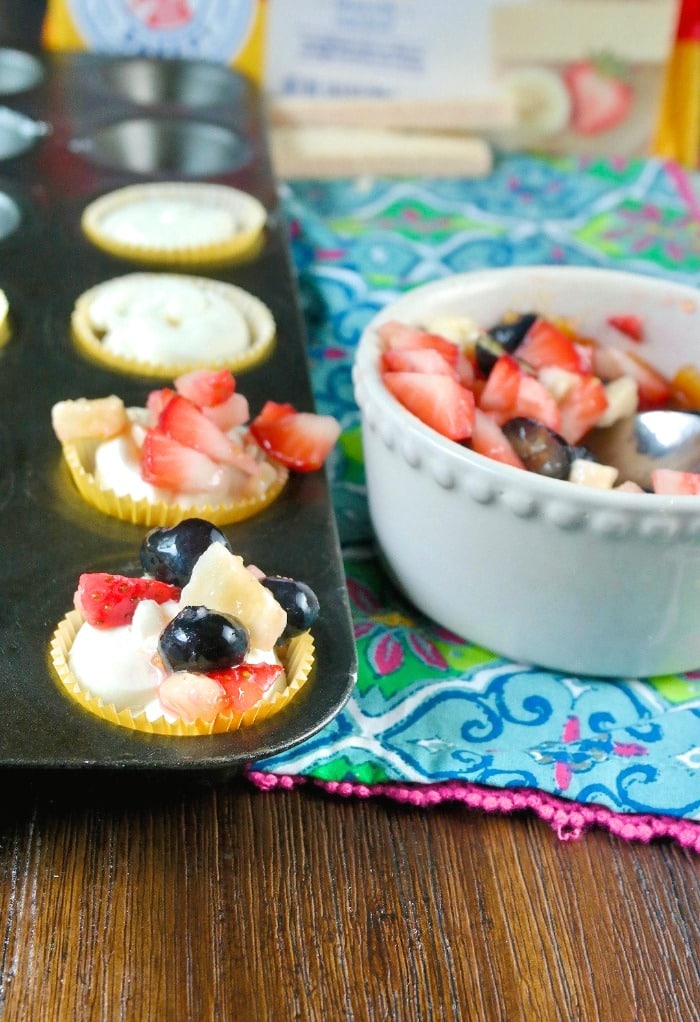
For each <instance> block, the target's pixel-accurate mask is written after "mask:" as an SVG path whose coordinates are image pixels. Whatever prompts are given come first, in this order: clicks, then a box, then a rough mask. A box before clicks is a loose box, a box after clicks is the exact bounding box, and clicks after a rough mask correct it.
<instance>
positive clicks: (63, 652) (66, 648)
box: [51, 610, 314, 738]
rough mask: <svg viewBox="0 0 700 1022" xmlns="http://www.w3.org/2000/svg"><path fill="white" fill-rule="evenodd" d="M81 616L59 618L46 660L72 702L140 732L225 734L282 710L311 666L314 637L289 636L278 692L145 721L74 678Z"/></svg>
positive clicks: (71, 614) (303, 682) (192, 735)
mask: <svg viewBox="0 0 700 1022" xmlns="http://www.w3.org/2000/svg"><path fill="white" fill-rule="evenodd" d="M82 624H83V618H82V616H81V615H80V614H79V613H78V611H77V610H71V611H69V612H68V614H66V616H65V617H64V618H63V620H62V621H61V622H60V623H59V625H58V627H57V628H56V631H55V632H54V634H53V638H52V640H51V662H52V664H53V668H54V670H55V672H56V676H57V678H58V680H59V682H60V684H61V685H62V686H63V688H64V690H65V692H66V693H67V695H68V696H69V697H70V698H71V699H73V700H74V701H75V702H76V703H78V704H79V705H80V706H82V707H83V709H85V710H87V711H88V712H89V713H92V714H93V715H94V716H96V717H99V718H100V719H101V720H104V721H107V722H108V723H110V724H117V725H119V726H120V727H124V728H128V729H129V730H131V731H141V732H144V733H145V734H152V735H168V736H171V737H188V738H197V737H201V736H202V735H216V734H227V733H229V732H232V731H238V729H239V728H241V727H250V726H251V725H253V724H256V723H260V722H262V721H264V720H267V719H269V718H270V717H273V716H274V715H275V714H277V713H279V712H280V711H281V710H283V709H284V708H285V707H286V706H288V705H289V703H290V702H291V701H292V699H294V697H295V696H296V695H297V694H298V693H299V692H300V691H301V689H302V688H303V687H304V685H306V683H307V681H308V680H309V678H310V677H311V674H312V669H313V666H314V640H313V637H312V635H311V633H310V632H304V633H302V634H301V635H297V636H295V637H294V638H293V639H291V640H290V641H289V643H288V644H287V645H286V646H285V647H284V648H283V649H282V650H281V653H280V660H281V661H282V665H283V667H284V669H285V673H286V675H287V687H286V688H285V689H284V691H283V692H275V693H273V694H272V695H265V696H263V698H262V699H261V700H260V702H259V703H256V704H255V706H251V708H250V709H248V710H246V711H245V712H244V713H230V714H224V713H220V714H218V715H217V716H216V717H215V718H214V720H211V721H204V720H198V721H193V722H191V723H190V722H187V721H184V720H182V719H178V720H175V721H169V720H167V719H166V718H165V717H159V718H157V719H155V720H148V719H147V717H146V716H145V714H144V713H136V714H135V713H132V712H131V711H130V710H128V709H125V710H118V709H117V708H116V706H115V705H114V704H113V703H105V702H103V700H102V699H100V698H99V697H96V696H93V695H92V694H91V693H90V692H88V691H87V690H86V689H85V688H83V686H81V684H80V682H79V681H78V680H77V678H76V677H75V675H74V674H73V672H72V671H71V669H70V666H69V657H70V651H71V648H72V646H73V642H74V641H75V636H76V635H77V633H78V629H79V628H80V626H81V625H82Z"/></svg>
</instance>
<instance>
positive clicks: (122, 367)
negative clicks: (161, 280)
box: [71, 273, 277, 380]
mask: <svg viewBox="0 0 700 1022" xmlns="http://www.w3.org/2000/svg"><path fill="white" fill-rule="evenodd" d="M149 276H153V277H154V278H155V277H156V276H169V275H168V274H152V275H149V274H141V273H132V274H127V275H126V276H124V277H113V278H112V279H111V280H107V281H104V282H103V283H101V284H97V285H96V286H95V287H92V288H90V289H89V290H88V291H84V292H83V294H81V295H80V296H79V297H78V298H77V299H76V302H75V306H74V308H73V312H72V314H71V328H72V334H73V341H74V343H75V345H76V347H77V348H78V350H79V351H80V352H81V353H82V354H83V355H85V356H86V357H87V358H89V359H91V360H92V361H93V362H98V363H99V364H100V365H102V366H106V367H107V368H109V369H114V370H116V371H117V372H121V373H125V374H127V375H130V376H146V377H151V378H154V379H159V380H163V379H168V380H170V379H173V378H174V377H176V376H180V375H182V374H183V373H188V372H191V371H192V370H193V369H230V370H231V372H232V373H240V372H243V371H244V370H246V369H250V368H251V367H252V366H255V365H257V364H258V363H259V362H261V361H262V360H263V359H264V358H266V357H267V355H268V354H269V353H270V352H271V351H272V347H273V345H274V342H275V337H276V334H277V326H276V324H275V320H274V317H273V315H272V313H271V312H270V310H269V309H268V307H267V305H265V303H264V302H262V301H260V299H259V298H256V297H255V295H252V294H250V292H249V291H244V290H243V288H240V287H237V286H236V285H235V284H228V283H225V282H224V281H221V280H209V279H207V278H206V277H189V276H185V275H184V274H177V278H176V279H177V280H185V281H187V282H189V283H191V284H196V285H197V286H198V287H201V288H203V289H205V290H209V291H214V292H215V293H217V294H219V295H223V296H224V297H225V298H227V299H228V300H229V301H230V302H231V303H232V304H233V305H235V307H236V309H237V311H238V312H239V313H241V315H242V316H243V318H244V319H245V321H246V324H247V325H248V329H249V330H250V337H251V341H250V345H249V347H248V348H246V350H245V351H242V352H240V353H239V354H236V355H232V356H231V357H230V358H226V359H206V358H205V357H200V358H192V359H189V360H187V361H182V362H169V363H168V364H167V365H166V364H164V363H158V362H150V361H146V360H144V359H138V358H134V357H133V356H132V357H129V356H126V355H119V354H116V353H114V352H111V351H107V350H106V349H105V347H104V345H103V343H102V339H101V337H100V335H99V332H98V331H97V330H96V329H95V327H94V326H93V323H92V320H91V317H90V306H91V304H92V302H93V301H94V300H95V298H97V296H98V295H99V294H101V293H103V292H104V290H105V289H107V288H109V287H112V286H115V285H117V284H122V283H123V282H125V281H129V280H134V281H135V282H138V281H141V280H142V279H144V278H146V279H148V277H149Z"/></svg>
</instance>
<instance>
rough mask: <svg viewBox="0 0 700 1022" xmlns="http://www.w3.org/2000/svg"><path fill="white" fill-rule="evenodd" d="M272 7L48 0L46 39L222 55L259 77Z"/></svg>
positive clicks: (80, 46) (151, 53)
mask: <svg viewBox="0 0 700 1022" xmlns="http://www.w3.org/2000/svg"><path fill="white" fill-rule="evenodd" d="M266 7H267V3H266V2H265V0H106V2H105V0H102V2H99V3H98V2H96V0H48V3H47V7H46V14H45V17H44V23H43V27H42V45H43V46H45V47H46V49H47V50H92V51H94V52H96V53H122V54H126V55H128V56H132V55H139V56H148V57H181V58H185V59H190V60H212V61H218V62H220V63H224V64H230V65H231V66H232V67H235V68H237V69H238V70H239V71H241V72H242V73H243V74H246V75H248V77H249V78H252V79H253V80H254V81H256V82H259V81H260V80H261V78H262V74H263V68H264V41H265V15H266Z"/></svg>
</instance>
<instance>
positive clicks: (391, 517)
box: [353, 266, 700, 677]
mask: <svg viewBox="0 0 700 1022" xmlns="http://www.w3.org/2000/svg"><path fill="white" fill-rule="evenodd" d="M512 310H517V311H523V312H524V311H537V312H539V313H541V314H542V315H551V316H555V317H556V316H563V317H566V318H567V319H573V320H574V321H575V322H576V324H577V326H578V327H579V328H580V330H581V331H582V332H583V333H584V334H588V335H590V336H592V337H595V338H597V339H598V340H600V341H602V342H603V343H609V344H617V345H620V346H622V347H624V346H626V345H625V344H624V338H620V336H619V335H617V336H616V335H615V331H613V330H612V329H611V328H610V327H609V326H608V325H607V323H606V321H607V318H608V317H609V316H611V315H613V314H621V313H629V312H634V313H637V314H638V315H640V316H641V317H642V318H643V320H644V324H645V334H646V338H647V340H645V343H644V346H643V348H640V353H643V354H644V356H645V357H647V358H648V360H649V361H651V362H652V363H653V364H654V365H655V366H657V367H658V368H659V369H660V370H661V371H662V372H664V373H667V374H672V373H673V372H674V371H675V370H676V369H677V368H679V367H680V366H681V365H683V364H685V363H688V362H695V363H698V364H700V291H696V290H694V289H692V288H689V287H683V286H681V285H676V284H670V283H667V282H664V281H661V280H656V279H651V278H649V277H644V276H639V275H634V274H629V273H622V272H616V271H608V270H600V269H587V268H578V267H539V266H537V267H524V268H514V269H504V270H487V271H479V272H475V273H468V274H462V275H458V276H454V277H450V278H448V279H445V280H441V281H438V282H436V283H433V284H428V285H425V286H421V287H418V288H415V289H414V290H412V291H410V292H408V293H407V294H406V295H404V296H402V297H401V298H400V299H399V300H398V301H396V302H394V303H393V304H391V305H390V306H388V307H386V308H385V309H383V310H382V312H381V313H379V314H378V315H377V316H376V317H375V318H374V319H373V320H372V322H371V323H370V324H369V325H368V327H367V328H366V330H365V331H364V333H363V335H362V338H361V340H360V344H359V347H358V351H357V356H356V361H355V366H354V370H353V380H354V386H355V395H356V398H357V401H358V404H359V406H360V410H361V415H362V433H363V445H364V454H365V466H366V473H367V489H368V497H369V507H370V513H371V517H372V522H373V525H374V529H375V532H376V537H377V541H378V543H379V547H380V550H381V552H382V554H383V557H384V560H385V562H386V564H387V567H388V569H389V571H390V572H391V574H392V575H393V577H394V579H395V581H396V582H397V584H398V586H399V587H400V589H401V590H403V592H404V593H405V595H406V596H407V597H408V598H409V599H410V600H411V601H412V602H413V603H414V604H415V605H416V606H417V607H418V608H419V609H421V610H422V611H424V612H425V613H426V614H427V615H428V616H429V617H431V618H433V619H434V620H435V621H437V622H438V623H439V624H441V625H443V626H445V627H446V628H449V629H451V630H453V631H454V632H456V633H457V634H458V635H461V636H463V637H464V638H467V639H469V640H471V641H473V642H475V643H478V644H480V645H482V646H485V647H486V648H488V649H490V650H493V651H494V652H496V653H499V654H501V655H503V656H505V657H508V658H510V659H513V660H515V661H520V662H525V663H530V664H539V665H541V666H544V667H548V668H551V669H553V670H557V671H561V672H565V673H571V674H576V675H581V674H583V675H586V674H590V675H601V676H618V677H640V676H651V675H659V674H667V673H676V672H681V671H686V670H694V669H696V668H698V667H700V498H699V497H695V496H686V497H665V496H659V495H652V494H635V493H622V492H620V493H618V492H611V491H601V490H596V489H591V488H588V487H584V486H577V485H574V484H572V483H568V482H562V481H560V480H555V479H548V478H545V477H542V476H538V475H536V474H534V473H531V472H524V471H522V470H519V469H514V468H511V467H510V466H507V465H503V464H500V463H498V462H496V461H493V460H490V459H488V458H485V457H482V456H481V455H479V454H476V453H474V452H473V451H470V450H468V449H466V448H464V447H462V446H461V445H459V444H456V443H453V442H452V441H450V440H447V439H445V438H443V437H442V436H440V435H438V434H437V433H435V432H434V431H433V430H432V429H430V428H429V427H427V426H425V425H424V424H423V423H422V422H420V421H419V420H418V419H417V418H416V417H415V416H413V415H412V414H411V413H410V412H408V411H407V410H406V409H405V408H403V407H402V405H400V404H399V402H398V401H396V400H395V399H394V397H393V396H392V395H391V394H390V393H389V392H388V391H387V390H386V388H385V387H384V385H383V384H382V381H381V378H380V375H379V372H378V356H379V351H380V348H379V341H378V337H377V326H378V325H379V324H380V323H381V322H383V321H384V320H387V319H398V320H401V321H403V322H406V323H412V324H416V325H420V324H422V323H424V322H425V321H426V320H431V319H433V318H434V317H436V316H443V315H466V316H469V317H470V318H472V319H474V320H476V321H477V322H478V323H480V324H481V325H483V326H485V327H488V326H491V325H492V324H494V323H496V322H497V321H498V320H499V319H500V318H501V317H502V316H503V314H504V313H506V312H508V311H512ZM628 345H629V342H628Z"/></svg>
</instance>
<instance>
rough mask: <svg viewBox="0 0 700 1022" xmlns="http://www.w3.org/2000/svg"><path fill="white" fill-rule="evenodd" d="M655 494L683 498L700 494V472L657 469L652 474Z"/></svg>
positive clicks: (652, 485)
mask: <svg viewBox="0 0 700 1022" xmlns="http://www.w3.org/2000/svg"><path fill="white" fill-rule="evenodd" d="M651 488H652V490H653V492H654V493H664V494H667V495H668V496H673V497H682V496H692V495H694V494H700V472H680V471H678V470H677V469H673V468H655V469H654V471H653V472H652V473H651Z"/></svg>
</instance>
